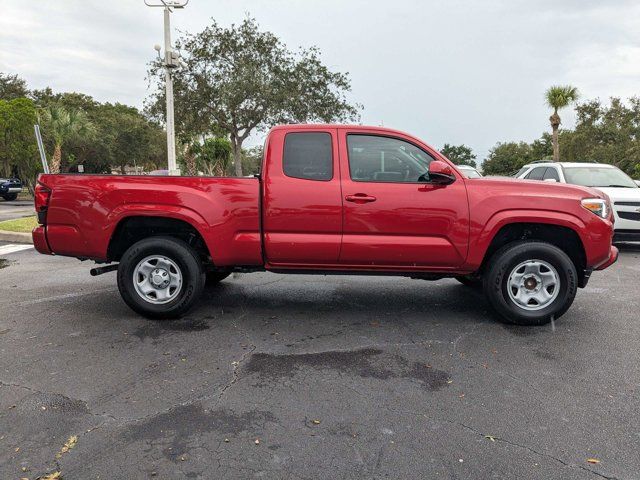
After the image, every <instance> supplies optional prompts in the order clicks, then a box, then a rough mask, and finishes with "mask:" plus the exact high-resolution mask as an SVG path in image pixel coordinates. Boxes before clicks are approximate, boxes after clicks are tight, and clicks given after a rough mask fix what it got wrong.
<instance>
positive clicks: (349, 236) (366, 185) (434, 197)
mask: <svg viewBox="0 0 640 480" xmlns="http://www.w3.org/2000/svg"><path fill="white" fill-rule="evenodd" d="M351 131H353V130H352V129H349V128H341V129H340V135H339V137H340V162H341V172H342V190H343V193H344V196H345V197H346V196H349V195H355V196H356V197H354V198H357V196H367V197H370V198H372V199H375V200H374V201H371V202H367V203H359V202H357V201H356V202H344V205H343V212H344V217H343V218H344V224H343V232H342V235H343V238H342V251H341V253H340V261H339V263H341V264H345V265H350V264H362V265H367V264H368V265H372V266H375V265H396V266H401V267H419V266H422V267H445V268H447V269H451V268H456V267H459V266H460V265H462V263H463V262H464V260H465V257H466V255H467V246H468V243H469V207H468V204H467V191H466V188H465V183H464V180H463V178H462V176H461V175H459V174H457V175H456V176H457V180H456V181H455V182H454V183H452V184H450V185H446V186H444V185H432V184H425V183H389V182H363V181H353V180H352V179H351V176H350V173H349V158H348V150H347V138H346V137H347V134H348V133H349V132H351ZM357 132H358V134H369V135H380V134H381V132H380V129H366V128H359V129H358V130H357ZM384 134H385V135H388V136H392V137H394V138H397V139H400V140H404V141H407V142H409V143H413V144H414V145H416V146H417V147H420V148H421V149H423V150H425V151H426V152H427V153H429V154H430V155H431V156H432V157H434V158H435V159H438V160H444V159H443V158H442V157H441V156H440V154H439V153H438V152H436V151H435V150H433V149H432V148H430V147H429V146H428V145H426V144H424V143H422V142H420V141H419V140H417V139H415V138H413V137H410V136H408V135H405V134H401V133H393V134H389V133H388V132H385V133H384Z"/></svg>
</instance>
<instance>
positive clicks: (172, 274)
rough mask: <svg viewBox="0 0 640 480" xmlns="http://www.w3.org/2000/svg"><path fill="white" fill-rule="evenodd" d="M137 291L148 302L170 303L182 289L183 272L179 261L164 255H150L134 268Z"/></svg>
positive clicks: (134, 281)
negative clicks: (178, 263)
mask: <svg viewBox="0 0 640 480" xmlns="http://www.w3.org/2000/svg"><path fill="white" fill-rule="evenodd" d="M133 284H134V286H135V289H136V293H137V294H138V295H139V296H140V297H141V298H142V299H143V300H144V301H146V302H149V303H153V304H163V303H168V302H170V301H172V300H173V299H175V298H176V297H177V296H178V294H179V293H180V290H182V272H181V271H180V267H178V265H177V263H176V262H174V261H173V260H171V259H170V258H168V257H165V256H163V255H150V256H148V257H146V258H144V259H142V260H141V261H140V263H138V265H136V268H135V269H134V270H133Z"/></svg>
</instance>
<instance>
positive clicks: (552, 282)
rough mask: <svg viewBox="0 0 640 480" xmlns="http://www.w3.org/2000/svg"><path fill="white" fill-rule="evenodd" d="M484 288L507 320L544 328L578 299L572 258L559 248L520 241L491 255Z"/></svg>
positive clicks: (542, 243) (502, 316)
mask: <svg viewBox="0 0 640 480" xmlns="http://www.w3.org/2000/svg"><path fill="white" fill-rule="evenodd" d="M483 286H484V292H485V295H486V296H487V298H488V299H489V302H490V303H491V305H492V306H493V307H494V309H495V310H496V311H497V312H498V314H499V315H500V317H501V318H502V319H503V320H504V321H506V322H508V323H513V324H516V325H544V324H547V323H549V322H550V321H551V320H552V319H554V318H559V317H560V316H561V315H562V314H564V313H565V312H566V311H567V310H568V309H569V307H570V306H571V304H572V303H573V299H574V298H575V296H576V291H577V288H578V275H577V272H576V267H575V265H574V264H573V262H572V261H571V259H570V258H569V257H568V256H567V254H566V253H564V252H563V251H562V250H560V249H559V248H558V247H556V246H554V245H551V244H549V243H544V242H518V243H514V244H510V245H507V246H505V247H503V248H502V249H500V250H498V251H497V252H496V253H495V254H494V255H493V256H492V258H491V260H490V263H489V268H488V271H487V272H486V274H485V276H484V285H483Z"/></svg>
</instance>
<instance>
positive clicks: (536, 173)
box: [524, 167, 547, 180]
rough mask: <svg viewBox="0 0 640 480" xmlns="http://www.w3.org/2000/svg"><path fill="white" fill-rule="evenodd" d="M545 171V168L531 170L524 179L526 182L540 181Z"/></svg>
mask: <svg viewBox="0 0 640 480" xmlns="http://www.w3.org/2000/svg"><path fill="white" fill-rule="evenodd" d="M546 169H547V167H536V168H534V169H533V170H531V171H530V172H529V173H528V174H527V176H526V177H524V178H526V179H527V180H542V177H543V176H544V172H545V170H546Z"/></svg>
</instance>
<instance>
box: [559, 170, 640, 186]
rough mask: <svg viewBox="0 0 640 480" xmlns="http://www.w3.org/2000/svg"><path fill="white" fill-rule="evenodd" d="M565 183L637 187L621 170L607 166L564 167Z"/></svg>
mask: <svg viewBox="0 0 640 480" xmlns="http://www.w3.org/2000/svg"><path fill="white" fill-rule="evenodd" d="M564 176H565V177H566V179H567V183H573V184H575V185H583V186H585V187H622V188H638V186H637V185H636V184H635V182H634V181H633V180H631V177H629V176H628V175H627V174H626V173H624V172H623V171H622V170H619V169H617V168H607V167H565V169H564Z"/></svg>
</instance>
